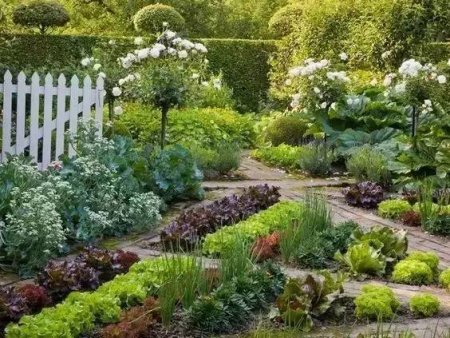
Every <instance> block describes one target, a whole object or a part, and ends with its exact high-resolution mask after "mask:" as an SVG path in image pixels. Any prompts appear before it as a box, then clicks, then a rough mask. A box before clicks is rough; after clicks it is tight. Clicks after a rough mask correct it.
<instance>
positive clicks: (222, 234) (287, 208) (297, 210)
mask: <svg viewBox="0 0 450 338" xmlns="http://www.w3.org/2000/svg"><path fill="white" fill-rule="evenodd" d="M302 210H303V206H302V204H300V203H298V202H292V201H282V202H279V203H277V204H275V205H273V206H271V207H270V208H268V209H267V210H264V211H261V212H259V213H258V214H255V215H253V216H251V217H249V218H248V219H247V220H245V221H242V222H239V223H237V224H235V225H232V226H228V227H223V228H221V229H220V230H218V231H216V232H215V233H212V234H209V235H207V236H206V238H205V240H204V242H203V247H202V248H203V249H202V250H203V253H205V254H208V255H220V254H221V253H223V252H224V251H225V250H226V249H227V248H230V247H231V246H232V243H233V242H234V241H235V240H237V239H239V240H242V241H246V242H249V243H250V242H252V241H253V240H255V239H256V238H257V237H258V236H264V235H268V234H270V233H272V232H274V231H276V230H283V229H286V228H287V226H288V225H289V224H290V223H291V222H292V220H294V219H299V218H300V216H301V213H302Z"/></svg>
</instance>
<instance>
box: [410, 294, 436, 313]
mask: <svg viewBox="0 0 450 338" xmlns="http://www.w3.org/2000/svg"><path fill="white" fill-rule="evenodd" d="M439 306H440V303H439V299H438V298H437V297H436V296H433V295H430V294H427V293H421V294H417V295H414V296H412V297H411V299H410V301H409V309H410V310H411V312H412V313H414V315H416V316H420V317H432V316H434V315H435V314H436V313H438V312H439Z"/></svg>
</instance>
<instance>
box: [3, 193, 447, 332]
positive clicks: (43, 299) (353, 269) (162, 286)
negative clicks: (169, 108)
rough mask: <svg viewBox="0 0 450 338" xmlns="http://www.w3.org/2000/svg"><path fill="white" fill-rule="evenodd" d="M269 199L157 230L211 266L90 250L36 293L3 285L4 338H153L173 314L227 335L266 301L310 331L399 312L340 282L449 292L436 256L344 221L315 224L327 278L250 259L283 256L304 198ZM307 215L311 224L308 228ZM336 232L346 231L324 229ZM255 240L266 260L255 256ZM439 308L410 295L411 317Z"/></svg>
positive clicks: (379, 294) (375, 290)
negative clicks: (347, 316) (265, 250)
mask: <svg viewBox="0 0 450 338" xmlns="http://www.w3.org/2000/svg"><path fill="white" fill-rule="evenodd" d="M279 197H280V195H279V192H278V189H277V188H274V187H269V186H257V187H251V188H249V189H247V190H246V191H244V193H243V194H242V195H240V196H235V195H233V196H229V197H226V198H224V199H222V200H219V201H217V202H214V203H213V204H211V205H208V206H205V207H201V208H195V209H191V210H189V211H186V212H185V213H183V214H182V215H181V216H180V217H178V218H177V219H175V220H174V221H173V222H172V223H171V224H170V225H169V226H168V227H167V228H165V229H164V230H163V231H162V233H161V237H162V240H163V243H165V244H167V246H166V247H168V246H171V247H172V248H173V247H174V245H177V248H179V247H180V246H182V247H183V248H193V247H197V246H198V245H199V241H200V239H202V241H201V243H202V252H203V253H204V254H206V255H210V256H219V257H221V258H222V261H221V265H220V266H219V267H214V268H205V266H204V264H203V262H202V259H201V258H199V257H194V256H192V257H186V256H178V255H176V256H171V257H162V258H157V259H153V260H144V261H140V262H138V261H139V258H138V257H137V256H136V255H135V254H133V253H130V252H123V251H116V252H110V251H107V250H100V249H92V248H91V249H88V250H86V251H85V252H83V253H81V254H80V255H79V256H78V257H76V258H75V259H74V260H72V261H62V262H50V263H49V264H48V265H47V267H46V268H45V269H44V271H43V272H42V273H40V274H39V275H38V276H37V278H36V282H37V285H36V286H35V285H27V286H24V287H17V288H8V289H4V290H2V294H1V296H2V297H1V300H2V301H3V304H2V306H3V308H4V309H7V310H6V311H4V312H3V313H2V314H3V317H2V318H1V319H2V324H3V325H6V324H7V323H8V322H12V323H10V324H9V325H8V326H7V328H6V330H5V332H6V337H8V338H16V337H17V338H19V337H21V338H23V337H50V338H52V337H80V336H86V337H90V336H92V337H93V336H96V337H134V336H136V337H147V336H148V337H152V335H149V334H150V333H149V332H153V336H155V334H156V336H161V337H163V336H162V335H158V334H159V333H155V332H159V331H158V328H159V327H161V326H162V325H166V326H164V327H165V328H167V327H170V325H171V324H170V323H171V322H173V316H174V315H175V314H176V313H179V315H180V317H179V318H177V321H176V324H178V325H180V326H182V327H183V328H184V327H186V328H188V329H189V330H198V331H199V332H208V333H212V332H214V333H225V332H233V331H235V330H238V329H240V328H243V327H245V325H246V324H247V323H248V318H251V317H252V315H253V314H254V313H256V312H258V311H261V310H268V308H269V307H270V304H271V303H272V302H273V301H275V300H276V303H275V304H276V308H275V309H274V311H271V313H272V316H271V317H272V318H273V319H275V320H278V321H282V322H284V323H285V324H287V325H292V326H295V327H297V328H300V329H302V330H305V331H309V330H311V329H312V327H313V324H314V323H315V322H316V321H317V320H322V319H324V318H325V317H326V318H328V317H330V316H334V315H336V314H339V313H340V314H342V313H343V312H342V309H343V310H344V312H346V311H347V312H348V311H352V313H354V314H355V316H356V317H357V318H358V319H364V320H366V319H371V320H380V319H383V318H384V319H387V318H392V317H393V316H394V314H395V313H397V312H398V309H399V303H398V300H397V299H396V298H395V296H394V294H393V292H392V290H390V289H389V288H387V287H383V286H379V285H367V286H365V287H364V288H363V289H362V293H361V294H360V295H359V296H357V297H356V298H355V299H354V300H353V302H351V305H350V306H349V303H348V301H347V300H346V297H345V294H343V286H344V282H345V281H346V280H347V278H348V277H349V276H351V277H355V278H370V277H371V276H376V277H377V278H380V277H382V278H384V279H385V280H392V281H393V282H396V283H405V284H413V285H430V284H435V285H437V284H438V283H439V284H440V285H441V286H443V287H445V288H449V287H450V270H449V269H447V270H444V271H440V270H439V258H438V256H437V255H436V254H435V253H432V252H411V253H409V254H407V249H408V242H407V238H406V233H405V232H404V231H394V230H392V229H389V228H373V229H371V230H370V231H367V232H364V231H362V230H361V229H360V228H359V227H357V226H354V225H352V226H351V227H348V226H346V225H345V224H344V225H339V226H337V227H335V226H333V227H331V228H332V229H326V228H324V230H323V232H322V233H321V236H322V235H323V234H325V233H326V234H328V235H329V236H328V237H330V236H331V237H333V238H334V237H339V236H341V237H346V240H345V241H338V243H340V244H339V245H337V246H334V247H333V248H338V252H337V253H336V254H335V256H334V257H333V258H334V261H335V262H337V264H339V266H340V269H339V271H341V272H337V273H336V274H333V273H331V272H330V271H329V270H321V271H319V272H317V273H311V274H308V275H306V276H305V277H302V278H291V279H289V280H288V281H286V277H285V276H284V274H283V273H281V271H280V268H279V266H278V265H274V264H273V263H271V262H270V261H268V262H264V263H262V264H261V265H258V264H253V263H251V262H252V261H253V262H254V261H255V260H258V261H264V259H265V258H274V259H277V256H278V255H279V254H280V252H281V251H283V250H284V249H283V250H280V238H282V237H283V234H284V233H285V232H288V233H289V231H292V229H293V228H294V229H299V228H301V227H302V222H303V223H305V222H306V221H305V219H306V218H307V216H308V215H307V212H308V211H307V212H305V210H306V209H308V206H307V205H308V202H307V201H306V202H303V203H298V202H293V201H282V202H280V201H279ZM309 212H311V210H309ZM314 212H316V213H320V212H324V210H322V211H318V209H317V210H316V211H313V213H314ZM326 213H327V212H326V210H325V214H326ZM310 216H311V215H309V216H308V217H310ZM313 216H314V215H313ZM315 216H317V215H315ZM318 220H320V218H318V217H313V221H314V224H318V223H317V221H318ZM325 222H329V220H327V219H325ZM303 225H305V224H303ZM341 229H345V230H342V231H343V232H342V233H338V232H333V233H331V232H328V231H341ZM349 229H350V230H351V231H352V232H351V236H350V235H348V234H349ZM289 234H290V235H293V236H294V237H295V235H296V234H295V233H292V232H290V233H289ZM311 235H312V234H311ZM318 238H320V237H318ZM321 238H323V240H324V241H325V240H327V237H326V236H325V237H321ZM262 240H264V241H263V243H264V244H267V245H269V246H270V250H271V253H273V254H272V255H268V256H267V257H263V259H260V258H261V248H262V247H263V246H261V245H260V244H261V243H262ZM316 243H317V242H316ZM180 244H181V245H180ZM250 248H251V249H250ZM239 250H241V251H239ZM251 258H253V260H252V259H251ZM333 258H332V259H333ZM61 301H62V302H61ZM58 302H61V303H59V304H57V303H58ZM54 304H57V305H56V306H54V307H47V306H50V305H54ZM338 309H340V310H341V311H335V310H338ZM438 309H439V301H438V300H437V299H435V297H434V296H431V295H427V294H425V295H422V294H418V295H417V296H415V297H413V299H411V304H410V310H411V311H412V312H413V313H414V314H415V315H419V316H431V315H434V314H435V313H436V312H437V311H438ZM15 322H18V323H17V324H15ZM165 330H166V331H167V329H165ZM131 334H133V335H131Z"/></svg>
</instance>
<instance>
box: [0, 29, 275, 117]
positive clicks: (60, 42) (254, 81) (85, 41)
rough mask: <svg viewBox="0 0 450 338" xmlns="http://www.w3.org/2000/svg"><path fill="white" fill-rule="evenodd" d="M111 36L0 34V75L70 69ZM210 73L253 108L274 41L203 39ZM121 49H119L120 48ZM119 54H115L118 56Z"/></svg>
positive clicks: (128, 43)
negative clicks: (212, 72) (10, 72)
mask: <svg viewBox="0 0 450 338" xmlns="http://www.w3.org/2000/svg"><path fill="white" fill-rule="evenodd" d="M110 39H111V38H109V37H108V38H105V37H95V36H78V35H77V36H74V35H44V36H41V35H14V36H12V35H6V34H3V35H0V74H1V73H3V71H2V70H4V69H6V68H9V69H11V70H12V71H14V72H16V71H19V70H22V69H31V70H42V69H45V71H48V70H55V71H57V72H65V71H66V72H70V70H73V67H74V66H79V65H80V60H81V59H82V58H83V57H84V56H86V55H89V54H90V51H91V50H92V48H93V47H95V46H96V45H98V44H99V43H104V42H107V41H109V40H110ZM115 41H116V43H117V44H119V45H120V46H123V52H124V53H126V52H127V51H129V50H133V49H134V48H135V47H134V45H133V38H116V39H115ZM203 42H204V43H205V45H206V46H207V47H208V49H209V53H208V59H209V60H210V68H211V70H212V71H214V72H219V71H221V72H222V73H223V76H224V79H225V81H226V83H227V84H228V85H229V86H230V87H231V88H232V89H233V93H234V98H235V100H236V102H237V105H238V108H239V110H241V111H257V110H258V108H259V103H260V102H261V101H263V100H265V99H266V95H267V92H268V89H269V79H268V72H269V65H268V58H269V54H270V53H271V52H272V51H274V50H275V48H276V47H275V41H270V40H269V41H260V40H235V39H225V40H223V39H205V40H203ZM121 49H122V48H121ZM118 56H119V55H118Z"/></svg>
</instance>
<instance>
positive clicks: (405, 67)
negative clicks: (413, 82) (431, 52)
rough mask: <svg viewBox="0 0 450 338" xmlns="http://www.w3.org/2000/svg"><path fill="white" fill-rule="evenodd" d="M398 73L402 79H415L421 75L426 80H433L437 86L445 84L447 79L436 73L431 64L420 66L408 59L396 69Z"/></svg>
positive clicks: (434, 67) (435, 68)
mask: <svg viewBox="0 0 450 338" xmlns="http://www.w3.org/2000/svg"><path fill="white" fill-rule="evenodd" d="M398 73H399V74H400V75H401V76H403V77H404V78H407V77H417V76H418V75H419V74H421V73H422V74H423V75H424V76H425V78H426V79H427V80H435V81H437V82H438V83H439V84H445V83H446V82H447V78H446V76H445V75H439V74H438V73H437V67H436V66H434V65H433V64H431V63H428V64H426V65H422V64H421V63H420V62H418V61H416V60H414V59H409V60H406V61H405V62H403V63H402V65H401V66H400V68H399V69H398Z"/></svg>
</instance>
